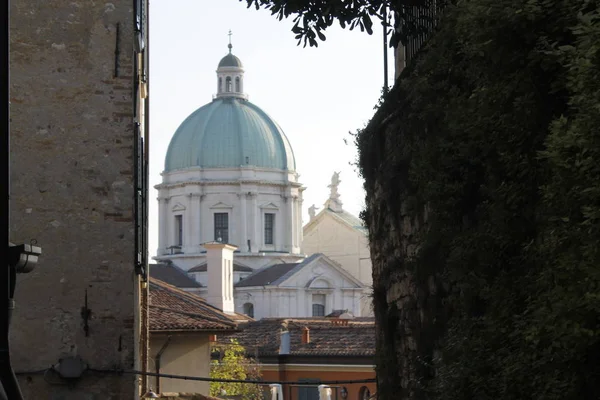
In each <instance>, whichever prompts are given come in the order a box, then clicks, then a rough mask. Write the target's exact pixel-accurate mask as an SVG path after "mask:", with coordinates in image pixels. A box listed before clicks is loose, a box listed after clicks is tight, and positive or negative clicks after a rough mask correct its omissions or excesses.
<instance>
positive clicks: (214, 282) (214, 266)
mask: <svg viewBox="0 0 600 400" xmlns="http://www.w3.org/2000/svg"><path fill="white" fill-rule="evenodd" d="M203 246H204V248H205V249H206V264H207V268H206V269H207V271H208V285H207V286H208V294H207V296H206V300H207V301H208V303H209V304H211V305H213V306H215V307H217V308H218V309H220V310H222V311H223V312H225V313H227V314H233V313H234V306H233V252H234V251H235V250H236V249H237V247H235V246H232V245H230V244H225V243H217V242H210V243H204V244H203Z"/></svg>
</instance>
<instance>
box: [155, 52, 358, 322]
mask: <svg viewBox="0 0 600 400" xmlns="http://www.w3.org/2000/svg"><path fill="white" fill-rule="evenodd" d="M228 47H229V53H228V54H227V55H226V56H225V57H223V58H222V59H221V61H220V62H219V64H218V68H217V71H216V72H217V94H216V95H215V96H213V99H212V101H211V102H210V103H208V104H206V105H204V106H202V107H200V108H198V109H197V110H196V111H194V112H193V113H192V114H191V115H190V116H188V117H187V118H186V119H185V120H184V121H183V122H182V123H181V125H180V126H179V128H178V129H177V130H176V131H175V133H174V135H173V137H172V139H171V142H170V144H169V147H168V150H167V154H166V158H165V165H164V171H163V173H162V183H160V184H159V185H157V186H156V189H157V190H158V201H159V240H158V245H159V248H158V254H157V256H156V257H155V259H156V260H157V261H158V262H159V263H161V264H163V265H164V264H167V265H170V266H171V267H172V268H174V269H178V270H179V271H180V272H183V273H185V274H187V275H188V277H190V278H193V279H194V280H195V281H196V282H197V283H198V287H197V288H194V289H186V290H190V291H196V292H198V294H200V295H201V296H203V297H206V298H207V300H208V301H209V302H210V303H212V304H214V305H216V306H218V307H219V308H221V309H223V311H225V312H231V313H232V312H240V313H244V314H247V315H249V316H251V317H254V318H257V319H259V318H264V317H309V316H324V315H327V314H329V313H331V312H334V311H336V310H337V311H339V310H344V311H346V310H347V311H348V312H350V313H352V314H354V315H356V316H360V314H361V298H364V293H365V290H366V285H365V283H364V282H362V281H361V280H360V276H357V275H356V274H354V273H352V272H349V271H348V270H346V269H345V268H344V266H343V265H342V264H340V263H339V262H338V261H336V260H334V259H331V258H329V257H328V256H327V255H326V254H322V253H315V254H312V255H309V257H307V255H306V254H304V252H303V229H302V192H303V191H304V189H305V188H304V187H303V186H302V184H301V183H300V182H299V181H298V177H299V174H298V172H297V170H296V160H295V158H294V152H293V149H292V146H291V144H290V142H289V140H288V138H287V137H286V136H285V134H284V132H283V130H282V129H281V127H280V126H279V125H278V124H277V122H275V121H274V120H273V119H272V118H271V117H270V116H269V115H267V113H266V112H264V111H263V110H262V109H261V108H259V107H258V106H256V105H255V104H253V103H251V102H250V101H249V100H248V96H247V94H246V93H245V92H244V67H243V64H242V62H241V61H240V59H239V58H238V57H236V56H235V55H233V54H232V51H231V50H232V45H231V43H230V44H229V46H228ZM336 189H337V186H336ZM232 292H233V298H232V297H231V293H232Z"/></svg>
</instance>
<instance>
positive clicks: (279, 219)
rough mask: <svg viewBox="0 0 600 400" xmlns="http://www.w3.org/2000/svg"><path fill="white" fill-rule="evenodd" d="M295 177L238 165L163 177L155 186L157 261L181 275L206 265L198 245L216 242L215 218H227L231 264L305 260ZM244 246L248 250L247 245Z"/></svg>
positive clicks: (256, 265) (299, 193)
mask: <svg viewBox="0 0 600 400" xmlns="http://www.w3.org/2000/svg"><path fill="white" fill-rule="evenodd" d="M297 179H298V175H297V174H296V173H294V172H289V171H281V170H274V169H265V168H255V167H252V166H241V167H239V168H236V169H232V168H222V169H221V168H211V169H202V168H188V169H185V170H180V171H173V172H168V173H163V183H162V184H160V185H157V186H156V188H157V189H158V201H159V240H158V246H159V249H158V256H157V257H156V259H157V260H172V261H173V262H174V263H175V264H176V265H177V266H179V267H180V268H182V269H184V270H186V271H187V270H189V269H190V268H192V267H194V266H197V265H200V264H203V263H205V262H206V254H205V253H206V249H205V248H204V247H203V246H202V243H206V242H212V241H218V240H219V239H221V240H222V241H225V239H224V238H219V237H216V236H217V234H216V233H217V232H216V228H217V226H216V221H215V218H216V217H215V214H221V215H222V214H226V215H227V217H226V218H227V236H228V238H227V240H226V242H227V243H229V244H233V245H235V246H236V247H238V252H236V254H235V257H236V261H238V262H240V263H241V264H243V265H246V266H249V267H251V268H253V269H257V268H261V267H263V266H265V265H270V264H271V263H273V262H294V261H299V260H301V259H303V258H304V256H303V255H302V252H301V244H302V240H303V239H302V191H303V190H304V188H303V187H302V185H301V184H300V183H298V180H297ZM265 214H272V215H274V226H273V235H272V236H273V241H272V242H273V243H265V242H266V241H265V233H266V232H265V218H266V217H265ZM248 243H249V244H250V246H248Z"/></svg>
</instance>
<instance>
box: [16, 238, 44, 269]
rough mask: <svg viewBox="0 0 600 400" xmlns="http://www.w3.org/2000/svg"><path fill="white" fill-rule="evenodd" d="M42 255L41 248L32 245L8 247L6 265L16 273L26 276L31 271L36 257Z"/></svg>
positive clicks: (36, 260)
mask: <svg viewBox="0 0 600 400" xmlns="http://www.w3.org/2000/svg"><path fill="white" fill-rule="evenodd" d="M41 254H42V248H41V247H38V246H34V245H32V244H19V245H11V244H9V245H8V257H9V258H8V264H9V265H10V266H11V267H13V268H14V269H15V270H16V272H17V273H19V274H26V273H28V272H31V271H33V269H34V268H35V266H36V264H37V262H38V257H39V256H40V255H41Z"/></svg>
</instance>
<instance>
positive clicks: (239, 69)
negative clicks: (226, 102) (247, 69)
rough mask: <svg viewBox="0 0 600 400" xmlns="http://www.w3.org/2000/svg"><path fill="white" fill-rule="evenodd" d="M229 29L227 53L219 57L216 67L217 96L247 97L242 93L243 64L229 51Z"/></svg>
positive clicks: (230, 47) (231, 46) (230, 45)
mask: <svg viewBox="0 0 600 400" xmlns="http://www.w3.org/2000/svg"><path fill="white" fill-rule="evenodd" d="M231 35H232V33H231V30H229V44H228V45H227V47H228V48H229V54H227V55H226V56H225V57H223V58H222V59H221V61H220V62H219V66H218V67H217V98H220V97H237V98H242V99H247V98H248V96H247V95H246V94H245V93H244V66H243V65H242V62H241V61H240V59H239V58H237V57H236V56H234V55H233V54H232V53H231V49H232V48H233V45H232V44H231Z"/></svg>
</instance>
